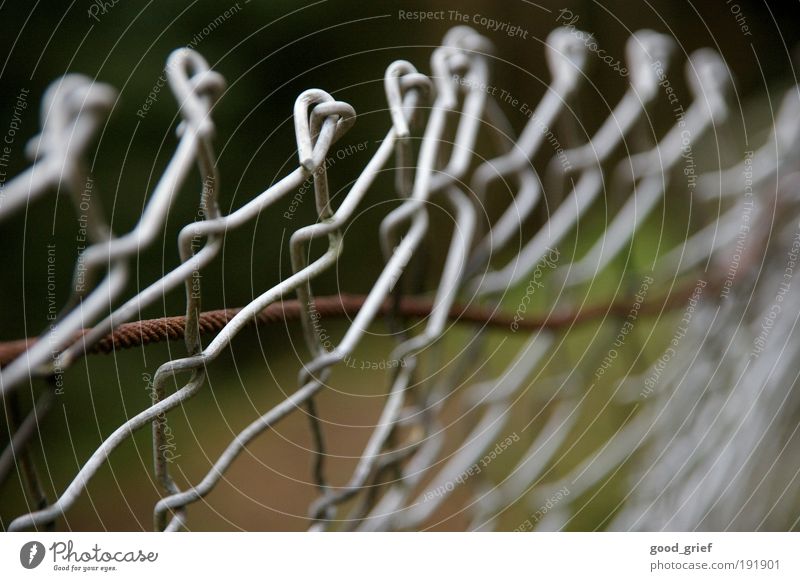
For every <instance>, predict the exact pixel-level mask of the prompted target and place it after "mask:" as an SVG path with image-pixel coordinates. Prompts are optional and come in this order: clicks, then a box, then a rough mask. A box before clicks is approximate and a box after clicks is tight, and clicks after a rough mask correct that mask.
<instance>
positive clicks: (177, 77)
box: [166, 48, 226, 138]
mask: <svg viewBox="0 0 800 581" xmlns="http://www.w3.org/2000/svg"><path fill="white" fill-rule="evenodd" d="M166 72H167V82H168V83H169V86H170V88H171V89H172V93H173V94H174V95H175V99H176V101H177V102H178V106H179V107H180V113H181V116H182V117H183V122H182V123H180V124H179V125H178V129H177V135H178V136H179V137H180V136H182V135H183V133H184V131H185V130H186V126H187V125H188V126H189V127H191V128H192V130H193V131H196V132H197V133H198V134H199V135H201V136H204V137H206V138H212V137H213V131H214V124H213V123H212V122H211V120H210V119H209V115H210V112H211V109H212V107H213V106H214V104H215V103H216V102H217V100H218V99H219V98H220V96H221V95H222V93H223V92H224V91H225V84H226V83H225V79H224V78H223V76H222V75H220V74H219V73H218V72H216V71H213V70H211V68H210V67H209V66H208V62H206V59H205V58H203V56H202V55H201V54H200V53H198V52H197V51H195V50H192V49H189V48H180V49H178V50H175V51H173V52H172V53H171V54H170V55H169V57H168V58H167V66H166Z"/></svg>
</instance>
